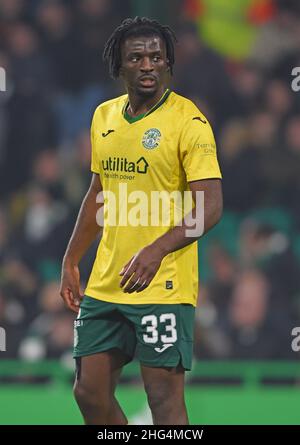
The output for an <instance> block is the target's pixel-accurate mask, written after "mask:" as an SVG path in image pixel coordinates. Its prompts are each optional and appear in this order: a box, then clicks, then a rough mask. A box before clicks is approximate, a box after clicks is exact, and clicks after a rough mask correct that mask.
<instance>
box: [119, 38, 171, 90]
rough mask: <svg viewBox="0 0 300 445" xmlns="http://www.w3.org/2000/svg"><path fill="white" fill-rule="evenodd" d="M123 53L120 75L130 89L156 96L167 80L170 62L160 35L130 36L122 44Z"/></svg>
mask: <svg viewBox="0 0 300 445" xmlns="http://www.w3.org/2000/svg"><path fill="white" fill-rule="evenodd" d="M121 55H122V65H121V68H120V76H121V77H122V78H123V79H124V81H125V84H126V86H127V89H128V90H129V91H131V92H133V93H135V94H138V95H139V96H154V95H155V94H156V93H157V92H158V91H159V90H160V89H161V87H162V86H164V85H165V83H166V82H167V78H168V75H169V64H168V59H167V54H166V46H165V43H164V42H163V40H162V39H161V38H160V37H158V36H148V37H129V38H128V39H126V40H125V42H124V43H123V45H122V48H121Z"/></svg>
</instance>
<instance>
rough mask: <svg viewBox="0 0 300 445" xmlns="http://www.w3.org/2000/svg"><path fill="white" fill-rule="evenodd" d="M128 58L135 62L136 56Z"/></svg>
mask: <svg viewBox="0 0 300 445" xmlns="http://www.w3.org/2000/svg"><path fill="white" fill-rule="evenodd" d="M130 60H131V62H137V60H138V58H137V57H136V56H134V57H131V59H130Z"/></svg>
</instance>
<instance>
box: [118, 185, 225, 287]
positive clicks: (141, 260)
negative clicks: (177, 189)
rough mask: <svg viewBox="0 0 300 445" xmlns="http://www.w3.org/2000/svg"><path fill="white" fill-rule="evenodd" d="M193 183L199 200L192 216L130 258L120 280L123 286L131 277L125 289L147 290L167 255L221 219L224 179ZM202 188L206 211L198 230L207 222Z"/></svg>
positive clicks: (196, 200) (194, 197)
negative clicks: (200, 196) (222, 182)
mask: <svg viewBox="0 0 300 445" xmlns="http://www.w3.org/2000/svg"><path fill="white" fill-rule="evenodd" d="M189 186H190V190H191V192H192V196H193V201H194V203H195V206H194V207H193V209H192V211H191V212H190V215H189V216H190V217H189V218H186V217H185V218H184V219H183V220H182V221H181V224H180V225H177V226H175V227H174V228H172V229H171V230H169V231H168V232H166V233H165V234H164V235H162V236H161V237H159V238H157V239H156V240H155V241H154V242H153V243H152V244H150V245H148V246H146V247H145V248H144V249H142V250H140V251H139V252H138V253H137V254H136V255H135V256H134V257H132V258H131V259H130V261H129V262H128V263H127V264H126V265H125V266H124V267H123V269H122V271H121V272H120V275H122V276H123V278H122V280H121V282H120V286H121V287H123V286H124V285H125V284H126V283H127V281H128V280H129V281H128V283H127V285H126V287H125V288H124V292H128V293H132V292H135V291H136V292H141V291H142V290H144V289H145V288H146V287H147V286H149V284H150V283H151V281H152V279H153V278H154V276H155V274H156V272H157V271H158V269H159V267H160V264H161V262H162V260H163V258H164V257H165V256H166V255H168V254H169V253H171V252H174V251H176V250H178V249H182V248H183V247H185V246H188V245H189V244H191V243H193V242H195V241H197V240H198V239H199V238H200V237H201V236H203V235H204V234H205V233H207V232H208V231H209V230H210V229H211V228H212V227H213V226H215V225H216V224H217V223H218V221H219V220H220V218H221V215H222V211H223V197H222V186H221V180H220V179H203V180H199V181H191V182H190V183H189ZM199 192H203V194H204V195H202V196H204V206H202V209H200V211H202V212H203V211H204V215H203V214H201V215H200V217H201V218H202V220H203V222H204V227H202V228H201V231H200V233H198V234H197V226H203V224H201V223H200V221H199V220H198V218H199V217H198V215H199V208H197V206H199V205H201V203H203V200H202V199H200V200H199V199H198V197H197V193H198V194H199ZM188 221H189V222H188ZM191 221H193V222H194V223H193V225H191Z"/></svg>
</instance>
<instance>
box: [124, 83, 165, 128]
mask: <svg viewBox="0 0 300 445" xmlns="http://www.w3.org/2000/svg"><path fill="white" fill-rule="evenodd" d="M170 94H171V90H169V89H167V90H166V91H165V92H164V94H163V95H162V97H161V99H159V101H158V102H157V103H156V104H155V105H154V106H153V107H152V108H150V110H149V111H147V113H142V114H139V115H138V116H134V117H133V116H130V115H129V114H128V113H127V108H128V104H129V102H126V104H125V107H124V109H123V116H124V118H125V119H126V120H127V122H129V124H133V123H134V122H137V121H139V120H141V119H143V117H146V116H148V115H149V114H151V113H153V112H154V111H155V110H157V109H158V108H159V107H160V106H161V105H162V104H163V103H164V102H165V101H166V100H167V99H168V97H169V96H170Z"/></svg>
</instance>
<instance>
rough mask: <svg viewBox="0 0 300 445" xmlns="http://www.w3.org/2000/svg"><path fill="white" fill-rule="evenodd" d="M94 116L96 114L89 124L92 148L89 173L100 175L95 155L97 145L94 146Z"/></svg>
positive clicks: (96, 154)
mask: <svg viewBox="0 0 300 445" xmlns="http://www.w3.org/2000/svg"><path fill="white" fill-rule="evenodd" d="M95 115H96V112H95V113H94V116H93V119H92V124H91V147H92V156H91V171H92V172H93V173H97V174H98V173H100V170H99V166H100V164H99V157H98V153H97V145H96V141H95Z"/></svg>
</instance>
